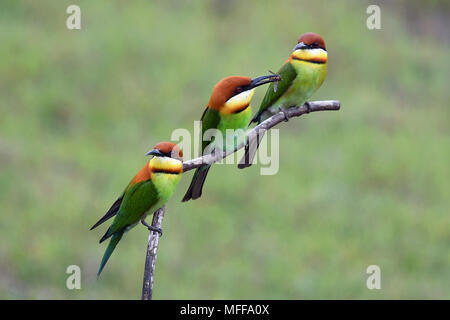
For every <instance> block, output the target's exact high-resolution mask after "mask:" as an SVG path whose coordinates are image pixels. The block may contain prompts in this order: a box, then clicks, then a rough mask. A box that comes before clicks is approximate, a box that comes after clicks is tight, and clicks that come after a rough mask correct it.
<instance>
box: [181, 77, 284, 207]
mask: <svg viewBox="0 0 450 320" xmlns="http://www.w3.org/2000/svg"><path fill="white" fill-rule="evenodd" d="M278 80H280V76H278V75H273V74H272V75H268V76H262V77H258V78H254V79H250V78H248V77H238V76H231V77H227V78H224V79H222V80H220V81H219V82H218V83H217V84H216V85H215V86H214V89H213V92H212V95H211V98H210V100H209V103H208V105H207V107H206V109H205V111H204V112H203V115H202V117H201V121H202V137H203V135H204V134H205V131H207V130H209V129H217V130H219V131H220V133H221V134H222V136H223V141H226V140H227V138H226V130H227V129H233V130H237V129H245V128H246V127H247V126H248V122H249V121H250V119H251V116H252V111H251V106H250V101H251V99H252V97H253V93H254V89H255V88H256V87H258V86H260V85H263V84H266V83H270V82H273V81H278ZM211 144H214V140H213V141H211V142H210V141H202V153H203V152H205V149H206V148H207V147H209V148H211ZM210 167H211V165H204V166H202V167H199V168H197V169H196V170H195V173H194V176H193V178H192V181H191V184H190V186H189V189H188V190H187V192H186V194H185V196H184V197H183V200H182V201H183V202H184V201H188V200H190V199H197V198H199V197H200V196H201V195H202V188H203V184H204V183H205V179H206V175H207V174H208V171H209V168H210Z"/></svg>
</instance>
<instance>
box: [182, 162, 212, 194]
mask: <svg viewBox="0 0 450 320" xmlns="http://www.w3.org/2000/svg"><path fill="white" fill-rule="evenodd" d="M209 168H211V165H206V166H203V167H200V168H197V170H195V173H194V176H193V177H192V181H191V184H190V185H189V188H188V190H187V192H186V194H185V195H184V197H183V200H182V201H183V202H186V201H189V200H191V199H192V200H195V199H198V198H200V197H201V195H202V189H203V185H204V184H205V179H206V176H207V175H208V171H209Z"/></svg>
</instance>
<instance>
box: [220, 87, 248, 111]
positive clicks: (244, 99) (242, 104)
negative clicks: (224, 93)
mask: <svg viewBox="0 0 450 320" xmlns="http://www.w3.org/2000/svg"><path fill="white" fill-rule="evenodd" d="M254 93H255V90H254V89H251V90H247V91H244V92H242V93H239V94H237V95H235V96H233V97H231V98H230V99H228V100H227V101H226V102H225V104H224V105H223V106H222V108H220V111H219V112H220V115H221V116H227V115H232V114H238V113H241V112H242V111H244V110H246V109H247V108H248V107H249V106H250V101H252V97H253V94H254Z"/></svg>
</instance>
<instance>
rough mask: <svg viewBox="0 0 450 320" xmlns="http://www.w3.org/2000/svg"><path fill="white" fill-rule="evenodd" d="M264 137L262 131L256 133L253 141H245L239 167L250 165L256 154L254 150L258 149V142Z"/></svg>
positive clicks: (243, 167)
mask: <svg viewBox="0 0 450 320" xmlns="http://www.w3.org/2000/svg"><path fill="white" fill-rule="evenodd" d="M263 137H264V133H262V134H261V133H257V136H256V139H255V140H253V141H254V142H251V143H249V142H248V141H247V144H246V145H245V153H244V156H243V157H242V159H241V161H240V162H239V164H238V168H239V169H245V168H248V167H250V166H251V165H252V163H253V159H254V158H255V155H256V150H258V147H259V143H260V142H261V140H262V138H263Z"/></svg>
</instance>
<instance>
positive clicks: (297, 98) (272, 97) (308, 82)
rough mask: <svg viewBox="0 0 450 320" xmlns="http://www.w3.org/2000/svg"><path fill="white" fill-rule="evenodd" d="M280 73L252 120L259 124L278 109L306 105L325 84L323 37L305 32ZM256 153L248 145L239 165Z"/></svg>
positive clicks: (325, 50)
mask: <svg viewBox="0 0 450 320" xmlns="http://www.w3.org/2000/svg"><path fill="white" fill-rule="evenodd" d="M278 74H279V75H280V76H281V81H280V82H278V83H277V86H278V87H274V84H273V83H272V84H270V86H269V88H268V89H267V91H266V95H265V96H264V98H263V100H262V102H261V105H260V107H259V110H258V112H257V113H256V115H255V116H254V117H253V119H252V120H251V122H257V123H258V124H259V123H261V122H263V121H264V120H266V119H267V118H269V117H271V116H272V115H274V114H275V113H278V112H280V111H283V112H284V109H287V108H290V107H294V106H302V105H303V104H304V103H305V102H306V100H307V99H309V97H311V95H312V94H313V93H314V92H315V91H316V90H317V89H318V88H319V87H320V86H321V85H322V83H323V81H324V80H325V76H326V74H327V49H326V47H325V42H324V41H323V39H322V37H321V36H320V35H318V34H317V33H312V32H308V33H305V34H303V35H302V36H301V37H300V38H299V39H298V44H297V45H296V46H295V47H294V49H293V52H292V54H291V55H290V57H289V58H288V59H287V60H286V61H285V63H284V64H283V66H282V67H281V68H280V70H279V71H278ZM275 88H276V89H275ZM274 89H275V90H274ZM286 119H287V118H286ZM251 122H250V123H251ZM254 152H256V150H254ZM253 156H254V154H253V155H252V157H250V156H249V149H248V146H247V147H246V154H245V156H244V157H245V158H246V163H242V161H241V163H240V164H239V168H245V167H248V166H250V165H251V162H250V163H248V162H249V161H248V159H253Z"/></svg>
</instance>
